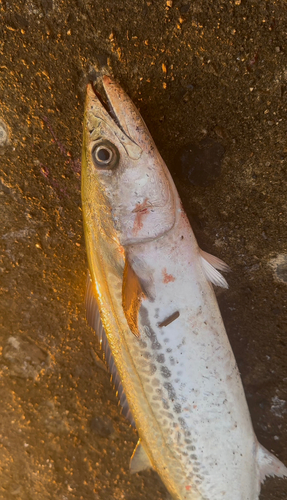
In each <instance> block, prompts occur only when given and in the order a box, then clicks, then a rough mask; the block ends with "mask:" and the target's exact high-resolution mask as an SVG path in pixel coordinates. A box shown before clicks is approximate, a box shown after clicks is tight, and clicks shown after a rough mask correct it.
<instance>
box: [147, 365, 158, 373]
mask: <svg viewBox="0 0 287 500" xmlns="http://www.w3.org/2000/svg"><path fill="white" fill-rule="evenodd" d="M156 371H157V366H156V365H154V364H152V365H150V367H149V373H150V375H154V373H155V372H156Z"/></svg>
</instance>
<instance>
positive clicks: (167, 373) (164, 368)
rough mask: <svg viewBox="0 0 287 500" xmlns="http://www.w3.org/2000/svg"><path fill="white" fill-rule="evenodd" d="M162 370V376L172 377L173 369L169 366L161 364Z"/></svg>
mask: <svg viewBox="0 0 287 500" xmlns="http://www.w3.org/2000/svg"><path fill="white" fill-rule="evenodd" d="M160 371H161V373H162V376H163V377H164V378H169V377H171V371H170V370H169V369H168V367H167V366H161V367H160Z"/></svg>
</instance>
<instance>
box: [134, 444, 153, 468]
mask: <svg viewBox="0 0 287 500" xmlns="http://www.w3.org/2000/svg"><path fill="white" fill-rule="evenodd" d="M151 468H152V465H151V463H150V459H149V458H148V456H147V454H146V452H145V450H144V447H143V445H142V444H141V440H140V439H139V440H138V443H137V445H136V447H135V449H134V452H133V454H132V458H131V461H130V471H131V473H132V474H135V473H136V472H140V471H142V470H146V469H151Z"/></svg>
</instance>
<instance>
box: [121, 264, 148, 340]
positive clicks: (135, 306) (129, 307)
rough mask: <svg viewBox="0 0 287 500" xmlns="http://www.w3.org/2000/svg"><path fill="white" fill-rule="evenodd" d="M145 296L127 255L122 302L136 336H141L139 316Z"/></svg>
mask: <svg viewBox="0 0 287 500" xmlns="http://www.w3.org/2000/svg"><path fill="white" fill-rule="evenodd" d="M143 297H145V293H144V291H143V289H142V286H141V284H140V281H139V278H138V276H137V275H136V273H135V272H134V270H133V268H132V266H131V265H130V263H129V260H128V258H127V257H126V262H125V268H124V275H123V289H122V303H123V310H124V313H125V317H126V320H127V322H128V325H129V328H130V330H131V332H132V333H133V334H134V335H135V336H136V337H140V332H139V327H138V316H139V309H140V306H141V301H142V298H143Z"/></svg>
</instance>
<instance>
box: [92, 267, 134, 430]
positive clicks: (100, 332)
mask: <svg viewBox="0 0 287 500" xmlns="http://www.w3.org/2000/svg"><path fill="white" fill-rule="evenodd" d="M85 302H86V318H87V322H88V324H89V325H90V326H91V327H92V328H93V329H94V330H95V332H96V335H97V337H98V340H99V342H100V344H101V347H102V349H103V352H104V356H105V361H106V363H107V365H108V368H109V371H110V373H111V376H112V380H113V384H114V386H115V389H116V391H117V396H118V398H119V401H120V404H121V407H122V413H123V415H124V416H125V417H126V418H127V419H128V421H129V422H130V424H131V425H132V426H133V427H135V422H134V419H133V416H132V413H131V411H130V408H129V405H128V402H127V398H126V395H125V392H124V389H123V386H122V382H121V379H120V376H119V374H118V371H117V368H116V365H115V361H114V358H113V355H112V352H111V349H110V346H109V342H108V339H107V336H106V333H105V330H104V327H103V324H102V321H101V317H100V311H99V307H98V303H97V300H96V298H95V294H94V291H93V283H92V279H91V275H90V273H89V271H88V276H87V290H86V299H85Z"/></svg>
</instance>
